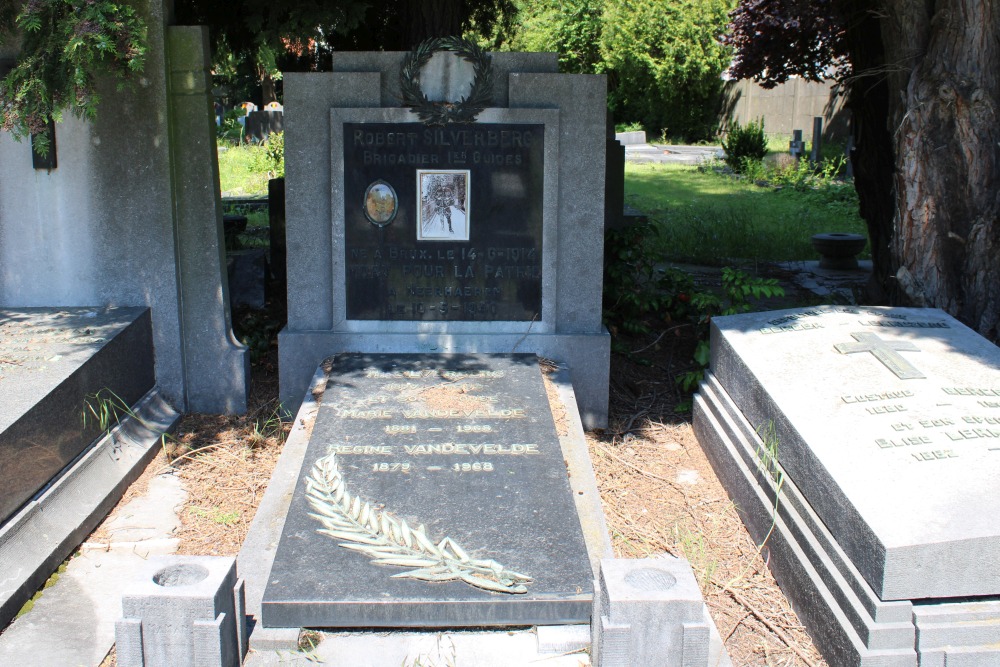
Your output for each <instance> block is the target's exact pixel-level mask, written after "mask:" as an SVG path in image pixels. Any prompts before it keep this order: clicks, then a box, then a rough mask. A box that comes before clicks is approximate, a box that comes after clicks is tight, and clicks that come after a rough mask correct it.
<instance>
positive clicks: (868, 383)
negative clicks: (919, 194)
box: [694, 306, 1000, 666]
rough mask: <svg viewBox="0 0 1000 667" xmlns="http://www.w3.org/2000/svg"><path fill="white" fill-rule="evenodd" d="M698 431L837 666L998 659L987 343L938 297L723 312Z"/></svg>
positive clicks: (995, 354) (995, 444)
mask: <svg viewBox="0 0 1000 667" xmlns="http://www.w3.org/2000/svg"><path fill="white" fill-rule="evenodd" d="M694 428H695V433H696V434H697V436H698V438H699V440H700V441H701V442H702V443H703V445H704V446H705V448H706V452H707V453H708V455H709V458H710V459H711V461H712V464H713V466H714V467H715V469H716V471H717V473H718V474H719V477H720V479H721V480H722V481H723V484H724V485H725V486H726V488H727V490H728V491H729V493H730V495H731V496H733V498H734V499H735V500H736V501H737V503H738V505H739V506H740V508H741V512H742V514H743V516H744V520H745V522H746V523H747V526H748V529H749V530H750V532H751V534H752V535H753V536H754V538H755V539H757V540H761V541H762V540H764V539H767V540H768V541H767V544H768V552H769V554H770V561H769V562H770V565H771V567H772V569H773V570H774V572H775V576H776V578H777V579H778V582H779V583H780V584H781V586H782V589H783V590H784V591H785V593H786V595H788V597H789V599H790V600H791V601H792V603H793V605H795V607H796V609H797V611H798V612H799V614H800V617H801V618H803V620H804V622H805V623H806V625H807V627H809V630H810V634H812V636H813V638H814V640H815V641H816V644H817V646H818V647H819V648H820V650H821V651H822V652H823V654H824V656H826V657H827V659H828V661H829V662H830V663H831V664H836V665H841V664H843V665H868V664H872V665H875V664H877V665H915V664H917V659H918V657H919V660H920V663H919V664H921V665H924V664H945V662H944V661H947V664H952V663H953V661H958V660H968V661H967V662H961V663H957V664H969V665H977V666H978V665H983V666H985V665H992V664H996V662H997V660H998V659H1000V651H998V649H997V648H996V646H997V643H996V642H997V638H1000V611H998V610H1000V564H998V563H1000V561H998V560H997V559H996V557H995V555H996V553H997V551H998V550H1000V522H998V521H997V518H996V517H997V516H998V515H1000V498H998V496H997V494H996V493H995V492H994V491H995V490H996V489H997V488H998V485H1000V350H998V349H997V347H996V346H995V345H993V344H992V343H990V342H989V341H987V340H985V339H984V338H982V337H981V336H979V335H978V334H976V333H975V332H973V331H972V330H970V329H969V328H967V327H965V326H964V325H963V324H961V323H960V322H958V321H957V320H955V319H954V318H952V317H950V316H948V315H946V314H945V313H943V312H942V311H940V310H937V309H917V308H855V307H840V306H821V307H816V308H809V309H796V310H788V311H775V312H769V313H752V314H746V315H738V316H731V317H721V318H715V319H713V321H712V362H711V373H710V374H709V375H708V376H707V380H706V382H705V383H704V384H703V385H702V387H701V388H700V390H699V396H698V397H697V398H696V401H695V409H694ZM831 619H832V620H833V622H831ZM932 656H933V657H932Z"/></svg>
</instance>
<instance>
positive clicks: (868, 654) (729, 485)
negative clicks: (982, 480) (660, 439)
mask: <svg viewBox="0 0 1000 667" xmlns="http://www.w3.org/2000/svg"><path fill="white" fill-rule="evenodd" d="M694 431H695V435H696V436H697V437H698V441H699V442H700V443H701V444H702V446H703V447H704V448H705V451H706V454H707V455H708V457H709V460H710V461H711V462H712V466H713V467H714V468H715V472H716V474H717V475H718V476H719V480H720V481H721V482H722V483H723V486H725V487H726V489H727V491H728V493H729V495H730V496H731V497H732V498H733V500H734V501H735V502H736V504H737V506H738V507H739V508H740V511H741V514H742V515H743V521H744V523H745V524H746V526H747V529H748V530H749V531H750V534H751V536H752V537H753V539H754V540H755V541H756V542H757V543H758V544H760V543H762V542H764V541H765V538H766V543H765V544H764V549H766V553H767V560H768V563H769V565H770V567H771V570H772V571H773V573H774V576H775V578H776V579H777V580H778V583H779V585H780V586H781V589H782V591H783V592H784V593H785V595H786V596H788V598H789V600H790V601H791V603H792V606H793V607H794V608H795V611H796V613H798V615H799V617H800V618H801V619H802V621H803V623H804V624H805V625H806V627H807V628H808V629H809V633H810V635H811V636H812V638H813V641H814V642H815V643H816V646H817V648H819V650H820V652H821V653H822V654H823V656H824V657H825V658H826V660H827V662H829V664H830V665H831V666H832V667H840V666H848V665H850V666H857V667H876V666H877V667H903V666H904V665H905V666H907V667H915V666H916V665H918V664H919V665H920V667H927V666H928V665H942V666H943V665H946V664H947V665H951V664H962V665H971V666H974V667H980V666H981V667H986V666H987V665H995V664H997V663H998V661H1000V598H997V597H990V598H981V599H978V600H976V601H974V602H953V603H948V602H934V601H921V602H911V601H906V600H902V601H890V602H884V601H882V600H880V599H879V598H878V596H876V595H875V593H874V592H873V591H872V589H871V587H870V586H869V585H868V583H867V582H866V581H865V580H864V578H863V577H862V576H861V575H860V574H859V572H858V571H857V569H856V568H855V567H854V566H853V565H852V564H851V562H850V560H849V559H848V558H847V556H846V555H845V554H844V552H843V550H842V549H841V547H840V546H839V545H838V544H837V542H836V540H834V539H833V537H832V536H831V535H830V533H829V532H828V531H827V529H826V527H825V526H824V524H823V522H822V521H821V520H820V519H819V517H818V516H817V515H816V514H815V513H814V511H813V510H812V509H811V508H810V506H809V504H808V503H807V502H806V501H805V500H804V497H803V495H802V493H801V492H800V490H799V489H798V488H797V487H796V486H795V484H794V483H793V482H792V481H791V480H790V479H789V477H788V476H787V475H784V470H782V469H781V468H780V466H777V464H775V463H773V462H772V463H771V465H772V468H771V469H772V471H774V472H772V474H771V475H769V474H767V473H766V472H765V470H766V467H765V465H764V464H763V463H762V462H761V460H760V459H759V458H758V452H762V451H764V444H763V442H762V441H761V439H760V437H759V436H758V435H757V433H756V432H755V430H754V428H753V427H752V426H751V424H750V423H749V422H748V421H747V420H746V418H745V417H744V416H743V414H742V413H741V412H740V411H739V409H738V408H737V407H736V404H735V403H734V402H733V400H732V399H731V398H730V396H729V395H728V393H727V392H726V391H725V389H723V388H722V386H721V385H720V384H719V382H718V380H717V379H716V378H715V377H714V376H713V375H712V374H711V373H709V374H707V377H706V381H705V382H704V383H703V384H702V386H701V388H700V389H699V393H698V395H697V396H696V397H695V402H694ZM775 466H776V467H775ZM772 475H773V477H772ZM781 475H784V479H783V481H782V484H781V488H780V494H779V493H778V491H777V489H776V484H775V481H774V480H775V479H778V478H779V476H781ZM776 496H777V497H778V501H777V503H776V502H775V498H776ZM775 508H777V509H775ZM959 661H960V662H959Z"/></svg>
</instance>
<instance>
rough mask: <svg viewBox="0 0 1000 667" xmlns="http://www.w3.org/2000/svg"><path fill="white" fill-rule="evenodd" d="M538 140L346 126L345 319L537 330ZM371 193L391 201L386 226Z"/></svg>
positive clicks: (468, 128)
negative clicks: (380, 190)
mask: <svg viewBox="0 0 1000 667" xmlns="http://www.w3.org/2000/svg"><path fill="white" fill-rule="evenodd" d="M544 130H545V126H544V125H542V124H487V123H476V124H462V125H449V126H447V127H443V128H440V127H439V128H433V127H427V126H425V125H422V124H420V123H344V213H345V218H344V221H345V230H344V235H345V245H344V247H345V253H346V256H345V274H346V275H345V281H346V285H347V317H348V319H354V320H510V321H531V320H534V319H539V318H540V317H541V303H542V201H543V197H542V193H543V185H544V171H543V170H544V164H543V162H544V160H543V156H544V150H543V148H544V141H543V140H544ZM378 181H382V182H384V183H387V184H388V185H390V186H391V187H392V189H393V190H394V191H395V193H396V194H397V196H398V208H397V209H396V215H395V217H394V218H393V219H392V222H391V223H389V224H386V225H384V226H380V225H376V224H373V223H372V222H371V220H370V217H369V216H366V215H365V202H366V198H365V196H366V192H368V189H369V188H370V187H371V185H372V184H373V183H376V182H378Z"/></svg>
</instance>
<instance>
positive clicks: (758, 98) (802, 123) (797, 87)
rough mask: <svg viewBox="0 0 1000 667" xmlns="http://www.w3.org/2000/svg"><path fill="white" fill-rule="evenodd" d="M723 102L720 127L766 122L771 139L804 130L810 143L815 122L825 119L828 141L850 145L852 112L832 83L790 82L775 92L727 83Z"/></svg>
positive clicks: (755, 85) (746, 83)
mask: <svg viewBox="0 0 1000 667" xmlns="http://www.w3.org/2000/svg"><path fill="white" fill-rule="evenodd" d="M722 100H723V101H722V110H721V113H720V114H719V126H720V127H725V125H726V124H727V123H729V122H730V121H736V122H738V123H740V124H743V125H745V124H746V123H748V122H750V121H752V120H756V119H758V118H763V119H764V131H765V132H767V133H768V134H770V135H775V134H777V135H788V136H789V138H791V134H792V130H802V133H803V134H804V135H805V137H806V140H807V141H810V140H811V137H812V127H813V118H815V117H821V118H822V119H823V139H824V140H825V141H846V140H847V137H848V135H849V134H850V127H849V121H850V112H848V110H847V109H846V108H845V107H844V98H843V97H842V96H840V95H837V91H836V88H835V84H834V82H832V81H825V82H822V83H816V82H813V81H805V80H804V79H790V80H788V81H786V82H785V83H783V84H780V85H777V86H775V87H774V88H771V89H767V88H763V87H761V86H760V84H758V83H756V82H754V81H747V80H743V81H727V82H726V84H725V86H724V88H723V93H722Z"/></svg>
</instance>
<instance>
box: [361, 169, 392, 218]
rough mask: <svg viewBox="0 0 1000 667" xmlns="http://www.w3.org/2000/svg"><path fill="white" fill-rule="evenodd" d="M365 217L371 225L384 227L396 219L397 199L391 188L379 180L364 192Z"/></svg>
mask: <svg viewBox="0 0 1000 667" xmlns="http://www.w3.org/2000/svg"><path fill="white" fill-rule="evenodd" d="M364 206H365V217H366V218H368V221H369V222H370V223H372V224H373V225H376V226H378V227H385V226H386V225H388V224H389V223H390V222H392V219H393V218H395V217H396V211H397V209H399V199H398V198H397V197H396V191H395V190H393V189H392V186H391V185H389V184H388V183H386V182H385V181H383V180H382V179H379V180H377V181H374V182H373V183H372V184H371V185H369V186H368V188H367V189H366V190H365V203H364Z"/></svg>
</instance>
